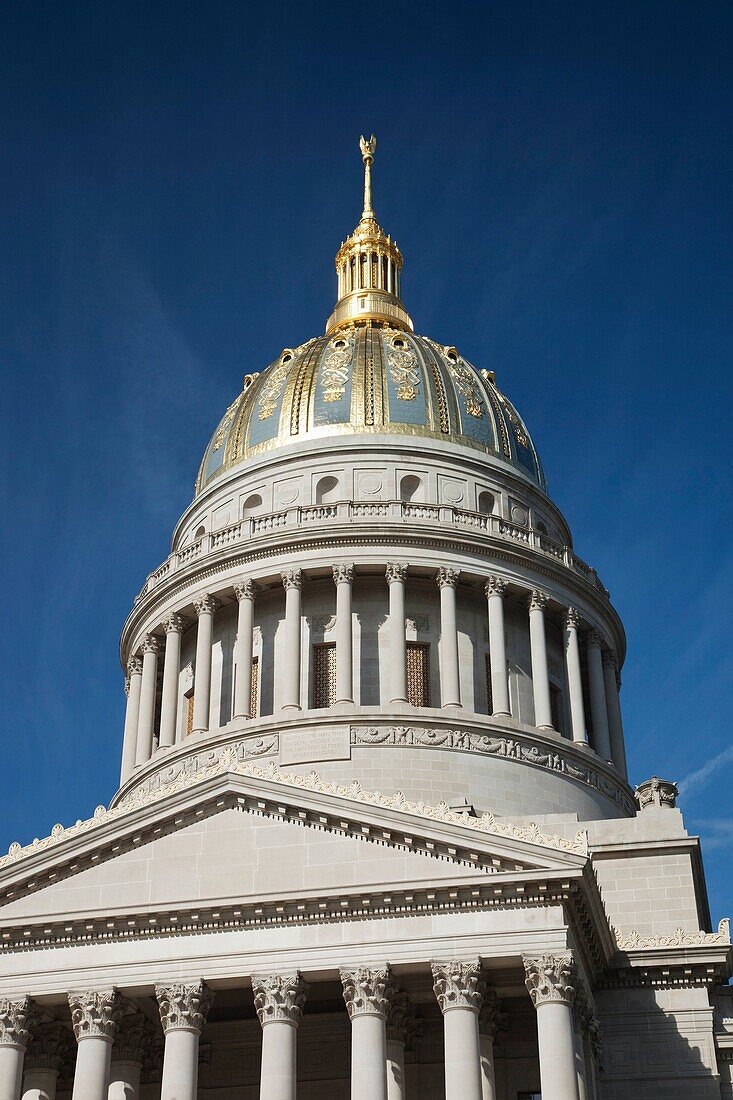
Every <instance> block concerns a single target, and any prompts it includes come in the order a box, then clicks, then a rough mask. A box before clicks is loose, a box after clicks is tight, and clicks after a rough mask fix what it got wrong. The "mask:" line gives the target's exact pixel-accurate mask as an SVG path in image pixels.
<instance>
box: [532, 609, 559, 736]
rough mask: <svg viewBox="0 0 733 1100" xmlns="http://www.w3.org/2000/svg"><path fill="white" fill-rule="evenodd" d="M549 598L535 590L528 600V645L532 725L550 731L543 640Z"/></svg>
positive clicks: (544, 644) (548, 693)
mask: <svg viewBox="0 0 733 1100" xmlns="http://www.w3.org/2000/svg"><path fill="white" fill-rule="evenodd" d="M548 599H549V597H548V596H547V595H546V594H545V593H544V592H539V591H538V590H537V589H535V590H534V592H533V593H532V595H531V597H530V600H529V644H530V648H531V651H532V693H533V695H534V724H535V725H536V726H538V727H539V728H540V729H548V730H551V729H552V728H553V725H552V708H551V706H550V679H549V676H548V673H547V642H546V640H545V608H546V607H547V601H548Z"/></svg>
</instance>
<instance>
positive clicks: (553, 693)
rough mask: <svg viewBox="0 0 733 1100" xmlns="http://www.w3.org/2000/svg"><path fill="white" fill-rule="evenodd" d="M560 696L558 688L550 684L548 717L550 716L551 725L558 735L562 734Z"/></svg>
mask: <svg viewBox="0 0 733 1100" xmlns="http://www.w3.org/2000/svg"><path fill="white" fill-rule="evenodd" d="M561 700H562V694H561V692H560V688H559V687H557V686H556V685H555V684H550V715H551V716H552V725H553V726H554V728H555V729H556V730H557V732H558V733H562V702H561Z"/></svg>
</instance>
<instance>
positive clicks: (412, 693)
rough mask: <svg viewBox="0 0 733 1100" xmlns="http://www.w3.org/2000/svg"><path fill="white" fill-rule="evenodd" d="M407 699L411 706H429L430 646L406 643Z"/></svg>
mask: <svg viewBox="0 0 733 1100" xmlns="http://www.w3.org/2000/svg"><path fill="white" fill-rule="evenodd" d="M407 701H408V702H409V703H410V705H411V706H413V707H429V706H430V646H429V645H428V643H427V642H408V643H407Z"/></svg>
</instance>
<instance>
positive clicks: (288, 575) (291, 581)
mask: <svg viewBox="0 0 733 1100" xmlns="http://www.w3.org/2000/svg"><path fill="white" fill-rule="evenodd" d="M280 576H281V577H282V582H283V588H284V589H285V591H286V592H287V590H288V589H289V588H302V587H303V570H302V569H285V570H284V571H283V572H282V573H281V574H280Z"/></svg>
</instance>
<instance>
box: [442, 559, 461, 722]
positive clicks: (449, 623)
mask: <svg viewBox="0 0 733 1100" xmlns="http://www.w3.org/2000/svg"><path fill="white" fill-rule="evenodd" d="M459 577H460V572H459V570H458V569H448V568H446V567H441V568H440V569H439V570H438V573H437V577H436V580H437V582H438V588H439V589H440V694H441V702H442V705H443V706H444V707H460V705H461V684H460V675H459V671H458V627H457V623H456V587H457V585H458V578H459Z"/></svg>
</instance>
